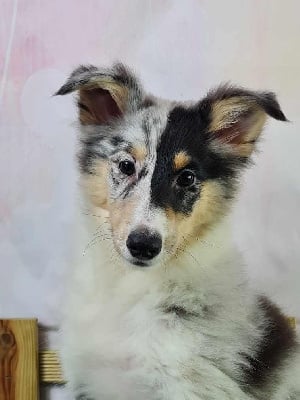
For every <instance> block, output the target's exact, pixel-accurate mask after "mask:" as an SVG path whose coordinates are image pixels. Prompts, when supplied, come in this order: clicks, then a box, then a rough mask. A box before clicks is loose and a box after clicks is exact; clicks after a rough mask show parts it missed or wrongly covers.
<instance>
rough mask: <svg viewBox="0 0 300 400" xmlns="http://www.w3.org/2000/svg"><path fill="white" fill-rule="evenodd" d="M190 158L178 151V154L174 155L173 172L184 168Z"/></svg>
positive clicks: (183, 152)
mask: <svg viewBox="0 0 300 400" xmlns="http://www.w3.org/2000/svg"><path fill="white" fill-rule="evenodd" d="M190 160H191V158H190V156H189V155H188V154H187V153H186V152H185V151H180V152H179V153H177V154H175V157H174V160H173V167H174V170H175V171H178V170H179V169H182V168H184V167H185V166H186V165H187V164H188V163H189V162H190Z"/></svg>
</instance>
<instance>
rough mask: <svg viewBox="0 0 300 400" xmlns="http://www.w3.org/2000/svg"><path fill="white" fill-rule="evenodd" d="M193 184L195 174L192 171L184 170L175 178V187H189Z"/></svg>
mask: <svg viewBox="0 0 300 400" xmlns="http://www.w3.org/2000/svg"><path fill="white" fill-rule="evenodd" d="M194 182H195V174H194V173H193V172H192V171H189V170H185V171H182V172H181V174H180V175H179V176H178V178H177V182H176V183H177V185H178V186H180V187H189V186H191V185H192V184H193V183H194Z"/></svg>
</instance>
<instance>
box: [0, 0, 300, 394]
mask: <svg viewBox="0 0 300 400" xmlns="http://www.w3.org/2000/svg"><path fill="white" fill-rule="evenodd" d="M299 15H300V3H299V2H298V1H297V0H285V1H284V2H283V1H281V0H264V1H261V0H227V1H216V0H185V1H175V0H152V1H151V0H118V1H117V0H110V1H105V0H85V1H80V0H64V1H59V0H56V1H55V0H53V1H47V0H30V1H29V0H0V182H1V185H0V221H1V222H0V270H1V271H0V272H1V274H0V315H1V316H2V317H37V318H39V320H40V321H41V322H42V323H44V324H50V325H57V324H59V318H60V312H59V310H60V306H59V304H60V301H61V295H62V292H63V278H64V275H65V270H66V266H67V265H68V261H69V260H70V239H69V238H70V233H71V231H72V223H73V213H74V203H75V200H76V196H77V194H76V178H77V175H76V171H75V167H74V166H75V160H74V153H75V150H76V133H75V129H74V127H72V122H74V121H75V120H76V113H75V106H74V101H73V100H72V96H69V97H62V98H59V97H51V96H52V94H53V93H54V92H55V91H56V90H57V89H58V88H59V87H60V85H61V84H62V83H63V82H64V80H65V79H66V77H67V75H68V74H69V73H70V72H71V70H72V69H73V68H74V67H76V66H77V65H78V64H84V63H93V64H96V65H97V64H98V65H109V64H111V63H112V62H113V61H115V60H120V61H122V62H124V63H127V64H128V65H130V66H131V67H133V68H134V70H135V71H137V73H138V75H139V76H140V78H141V79H142V81H143V83H144V85H145V88H146V89H147V90H148V91H151V92H153V93H154V94H155V95H158V96H161V97H166V98H174V99H178V100H187V99H195V100H197V99H200V98H201V97H202V96H203V95H204V94H205V93H206V91H207V90H208V89H209V88H210V87H211V86H215V85H217V84H219V83H220V82H224V81H232V82H234V83H237V84H239V85H243V86H247V87H249V88H252V89H263V90H264V89H268V90H273V91H275V92H276V93H277V95H278V99H279V102H280V104H281V106H282V109H283V111H284V112H285V114H286V116H287V117H288V119H289V120H290V121H291V123H285V124H284V123H281V122H278V121H270V122H269V124H268V126H267V128H266V130H265V134H264V140H263V141H262V143H261V145H260V150H261V152H260V153H259V154H258V155H257V156H255V163H256V165H255V166H254V167H253V168H252V169H251V170H249V171H248V172H247V173H246V174H245V177H244V181H243V184H242V190H241V196H240V198H239V201H238V202H237V205H236V208H235V211H234V218H233V226H234V235H235V240H236V242H237V244H238V246H239V247H240V249H241V250H242V251H243V252H244V257H245V265H246V267H247V270H248V272H249V276H250V278H251V280H252V282H253V283H254V284H255V286H256V287H257V288H258V289H259V290H262V291H264V292H265V293H266V294H268V295H270V296H271V297H272V298H273V299H274V300H275V301H277V302H278V303H280V304H281V305H282V306H283V308H284V310H285V312H286V313H287V314H289V315H294V316H296V317H297V318H300V302H299V298H300V268H299V260H300V257H299V256H300V211H299V206H300V162H299V148H300V132H299V131H300V117H299V105H300V102H299V90H300V85H299V83H300V51H299V50H300V48H299V39H300V24H299ZM61 396H63V394H61V393H60V392H59V391H58V390H57V391H54V392H53V395H52V397H51V398H57V399H60V398H63V397H61Z"/></svg>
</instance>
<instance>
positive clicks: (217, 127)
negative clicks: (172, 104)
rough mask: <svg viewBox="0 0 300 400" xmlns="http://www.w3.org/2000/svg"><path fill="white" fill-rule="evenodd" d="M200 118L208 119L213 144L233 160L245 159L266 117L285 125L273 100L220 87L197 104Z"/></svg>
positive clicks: (271, 96)
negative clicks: (236, 158)
mask: <svg viewBox="0 0 300 400" xmlns="http://www.w3.org/2000/svg"><path fill="white" fill-rule="evenodd" d="M199 107H200V112H201V115H202V116H203V118H205V119H208V125H209V135H210V139H211V141H212V142H213V143H215V144H218V145H226V146H223V148H224V149H226V150H228V151H232V152H233V153H234V154H236V155H237V156H241V157H247V156H249V155H250V154H251V153H252V151H253V149H254V145H255V142H256V140H257V139H258V137H259V135H260V133H261V131H262V129H263V127H264V124H265V121H266V118H267V116H268V115H269V116H270V117H273V118H275V119H278V120H280V121H287V119H286V117H285V115H284V114H283V112H282V111H281V109H280V106H279V104H278V102H277V100H276V96H275V95H274V93H271V92H254V91H249V90H245V89H242V88H237V87H232V86H229V85H223V86H220V87H219V88H217V89H215V90H212V91H211V92H209V93H208V95H207V96H206V97H205V98H204V99H203V100H202V101H201V102H200V103H199Z"/></svg>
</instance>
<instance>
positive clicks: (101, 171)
mask: <svg viewBox="0 0 300 400" xmlns="http://www.w3.org/2000/svg"><path fill="white" fill-rule="evenodd" d="M93 172H94V173H93V174H83V175H82V177H81V182H80V183H81V186H82V187H83V188H84V191H85V193H87V194H88V196H89V198H90V201H91V203H92V205H93V206H95V207H101V208H104V209H107V207H108V191H107V174H108V166H107V162H106V161H102V160H98V161H96V162H95V167H94V171H93Z"/></svg>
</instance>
